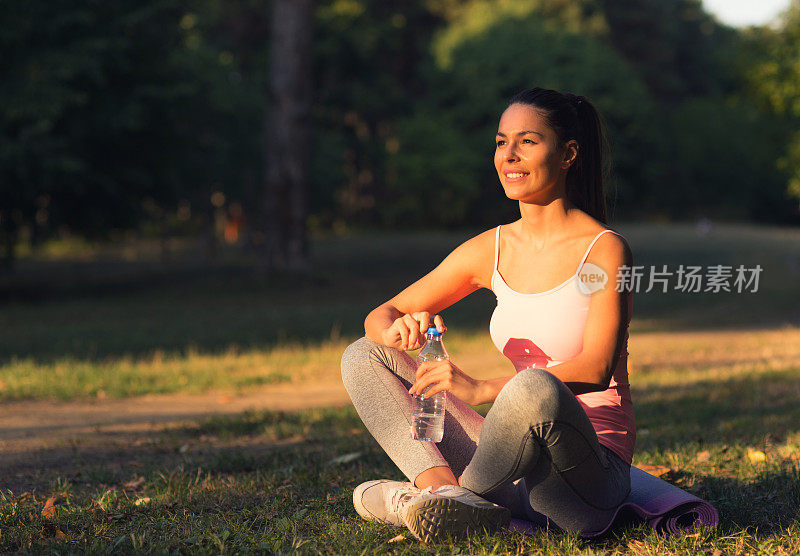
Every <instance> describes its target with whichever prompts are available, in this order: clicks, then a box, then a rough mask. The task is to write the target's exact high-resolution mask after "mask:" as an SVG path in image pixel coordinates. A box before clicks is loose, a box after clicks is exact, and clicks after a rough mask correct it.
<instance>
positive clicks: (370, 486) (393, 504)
mask: <svg viewBox="0 0 800 556" xmlns="http://www.w3.org/2000/svg"><path fill="white" fill-rule="evenodd" d="M430 491H431V489H430V488H427V489H425V490H420V489H418V488H417V487H415V486H414V485H413V484H411V483H404V482H400V481H390V480H389V479H379V480H377V481H367V482H366V483H361V484H360V485H358V486H357V487H356V488H355V490H354V491H353V505H354V506H355V507H356V512H358V515H360V516H361V517H363V518H364V519H366V520H367V521H379V522H381V523H389V524H391V525H405V523H404V522H403V519H402V518H401V517H400V509H401V508H402V507H403V505H405V504H406V503H407V502H408V501H409V500H412V499H414V498H417V497H418V496H420V495H421V494H422V493H430Z"/></svg>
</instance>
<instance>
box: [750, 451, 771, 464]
mask: <svg viewBox="0 0 800 556" xmlns="http://www.w3.org/2000/svg"><path fill="white" fill-rule="evenodd" d="M747 457H748V459H749V460H750V461H751V462H753V463H759V462H762V461H764V460H766V459H767V455H766V454H765V453H764V452H762V451H761V450H747Z"/></svg>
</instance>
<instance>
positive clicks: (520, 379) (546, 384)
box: [497, 368, 566, 419]
mask: <svg viewBox="0 0 800 556" xmlns="http://www.w3.org/2000/svg"><path fill="white" fill-rule="evenodd" d="M564 388H566V387H565V386H564V384H563V383H562V382H561V381H560V380H559V379H557V378H556V377H555V376H553V375H552V374H550V373H549V372H547V371H546V370H544V369H538V368H530V369H525V370H524V371H520V372H518V373H517V374H516V376H514V378H512V379H511V380H510V381H508V383H507V384H506V385H505V387H504V388H503V390H502V391H501V392H500V395H499V396H498V398H497V401H498V402H501V403H504V404H508V405H511V406H513V407H518V408H520V409H521V410H524V411H526V412H533V413H535V414H537V415H538V416H539V418H542V419H544V418H546V417H547V416H548V415H549V416H556V415H558V413H559V411H560V407H561V400H562V396H563V395H564ZM501 398H502V399H501Z"/></svg>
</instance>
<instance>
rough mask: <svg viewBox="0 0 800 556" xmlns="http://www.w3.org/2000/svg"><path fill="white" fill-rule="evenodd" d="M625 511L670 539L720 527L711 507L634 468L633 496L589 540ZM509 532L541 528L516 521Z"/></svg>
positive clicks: (632, 472)
mask: <svg viewBox="0 0 800 556" xmlns="http://www.w3.org/2000/svg"><path fill="white" fill-rule="evenodd" d="M623 508H629V509H631V510H633V512H634V513H635V514H637V515H638V516H639V517H640V518H642V519H644V520H645V521H647V523H649V524H650V526H651V527H652V528H653V529H655V530H656V531H657V532H658V533H665V534H669V535H681V534H684V533H687V532H689V531H691V530H693V529H695V528H697V527H716V526H717V523H719V516H718V515H717V510H716V509H715V508H714V506H712V505H711V504H710V503H708V502H706V501H705V500H703V499H702V498H698V497H697V496H695V495H694V494H689V493H688V492H686V491H685V490H683V489H680V488H678V487H676V486H675V485H671V484H669V483H668V482H666V481H662V480H661V479H659V478H658V477H654V476H653V475H650V474H649V473H645V472H644V471H642V470H641V469H639V468H638V467H635V466H631V493H630V494H629V495H628V497H627V498H626V499H625V501H624V502H623V503H622V505H620V507H619V508H618V509H617V511H616V512H615V513H614V517H613V518H612V519H611V521H610V522H609V524H608V525H607V526H606V527H605V529H603V530H602V531H598V532H597V533H591V534H588V535H585V536H587V537H596V536H599V535H602V534H603V533H605V532H606V531H608V530H609V529H610V528H611V526H612V525H613V524H614V521H616V519H617V516H618V515H619V513H620V512H621V511H622V510H623ZM509 529H511V530H512V531H519V532H522V533H534V532H535V531H536V530H537V529H538V526H537V525H536V524H534V523H531V522H530V521H524V520H521V519H512V520H511V524H510V525H509Z"/></svg>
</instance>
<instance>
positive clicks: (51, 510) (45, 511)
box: [42, 496, 58, 521]
mask: <svg viewBox="0 0 800 556" xmlns="http://www.w3.org/2000/svg"><path fill="white" fill-rule="evenodd" d="M56 502H58V496H51V497H50V498H48V499H47V502H45V503H44V508H42V519H44V520H45V521H53V520H54V519H55V518H56Z"/></svg>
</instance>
